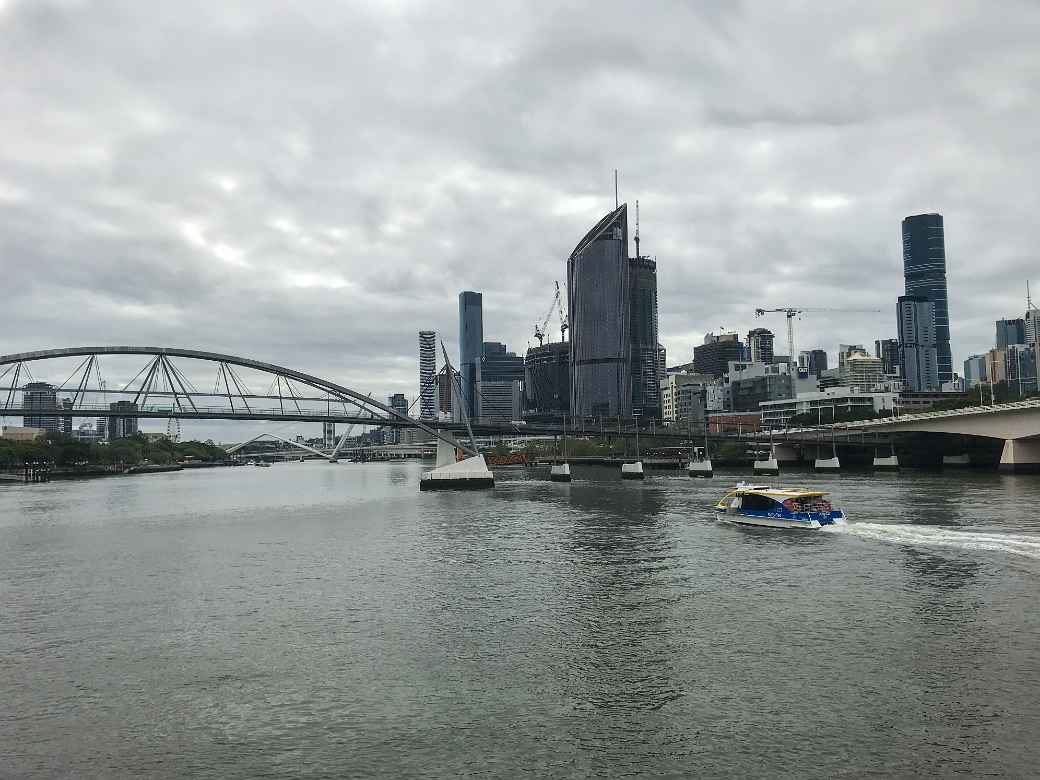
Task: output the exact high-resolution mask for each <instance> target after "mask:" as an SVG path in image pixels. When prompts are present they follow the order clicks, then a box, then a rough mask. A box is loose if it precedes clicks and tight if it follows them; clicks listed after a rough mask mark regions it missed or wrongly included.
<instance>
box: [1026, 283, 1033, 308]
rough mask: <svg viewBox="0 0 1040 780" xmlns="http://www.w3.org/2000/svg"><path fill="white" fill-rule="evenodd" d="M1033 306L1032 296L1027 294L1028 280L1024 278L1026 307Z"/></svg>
mask: <svg viewBox="0 0 1040 780" xmlns="http://www.w3.org/2000/svg"><path fill="white" fill-rule="evenodd" d="M1032 308H1033V298H1032V296H1031V295H1030V294H1029V280H1028V279H1026V309H1032Z"/></svg>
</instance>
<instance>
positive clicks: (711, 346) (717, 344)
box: [693, 333, 744, 378]
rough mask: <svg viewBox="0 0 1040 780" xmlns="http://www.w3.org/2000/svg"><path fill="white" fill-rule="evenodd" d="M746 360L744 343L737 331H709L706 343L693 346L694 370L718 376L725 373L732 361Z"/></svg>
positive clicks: (706, 335) (705, 337) (705, 339)
mask: <svg viewBox="0 0 1040 780" xmlns="http://www.w3.org/2000/svg"><path fill="white" fill-rule="evenodd" d="M743 360H744V345H743V344H741V343H740V341H739V340H738V339H737V334H736V333H720V334H718V335H715V334H714V333H708V334H705V336H704V343H703V344H701V345H699V346H696V347H694V348H693V370H694V371H695V372H696V373H698V374H708V375H709V376H713V377H716V378H719V377H722V376H723V375H725V373H726V371H727V370H728V369H729V364H730V362H734V361H736V362H740V361H743Z"/></svg>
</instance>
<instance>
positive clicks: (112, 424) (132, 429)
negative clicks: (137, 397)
mask: <svg viewBox="0 0 1040 780" xmlns="http://www.w3.org/2000/svg"><path fill="white" fill-rule="evenodd" d="M108 408H109V410H110V411H113V412H125V413H126V416H125V417H109V418H108V428H107V431H106V434H107V436H108V440H109V441H115V440H116V439H129V438H131V437H133V436H136V435H137V430H138V429H137V416H136V412H137V411H138V408H137V404H136V403H134V402H133V401H116V402H115V403H111V404H109V405H108Z"/></svg>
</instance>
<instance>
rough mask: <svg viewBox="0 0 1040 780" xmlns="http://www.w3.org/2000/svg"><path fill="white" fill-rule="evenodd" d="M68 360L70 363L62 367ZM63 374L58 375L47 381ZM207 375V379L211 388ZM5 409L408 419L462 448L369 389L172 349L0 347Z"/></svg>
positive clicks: (55, 413)
mask: <svg viewBox="0 0 1040 780" xmlns="http://www.w3.org/2000/svg"><path fill="white" fill-rule="evenodd" d="M110 362H120V363H121V364H122V365H121V367H120V370H119V371H117V373H116V375H115V376H113V375H112V374H111V373H110V372H111V366H110V365H109V364H110ZM103 364H104V366H103ZM70 366H74V368H72V370H71V372H69V367H70ZM127 366H129V367H130V368H127ZM135 368H136V373H133V371H134V369H135ZM63 374H64V375H65V377H66V378H65V379H64V381H62V382H60V383H59V382H57V381H53V380H54V379H55V378H56V377H57V376H61V375H63ZM106 374H108V376H109V380H106ZM44 375H46V380H44ZM127 376H130V377H131V378H130V379H126V377H127ZM208 380H212V388H211V389H210V384H209V381H208ZM34 381H46V382H47V384H50V385H52V386H53V388H54V391H55V393H56V396H57V403H56V404H54V405H53V406H50V405H48V404H47V403H46V402H45V403H44V404H43V405H42V406H41V405H40V403H39V401H38V398H39V396H35V395H34V394H33V393H31V392H30V391H29V390H27V389H26V385H28V384H29V383H32V382H34ZM261 388H262V389H261ZM47 392H49V391H47ZM34 399H37V400H34ZM7 416H30V417H31V416H37V417H80V418H99V417H104V418H113V417H114V418H126V417H136V418H166V419H170V418H175V419H196V420H205V419H210V420H212V419H221V420H272V421H296V422H338V423H348V424H351V423H352V424H360V425H371V426H391V427H414V428H419V429H420V430H423V431H425V432H426V433H428V434H430V435H432V436H435V437H437V438H439V439H444V440H445V441H449V442H451V443H453V444H456V445H457V446H460V447H463V448H464V449H467V448H465V447H464V446H463V445H462V444H461V443H459V442H456V440H455V439H454V438H452V437H451V436H450V435H448V434H446V433H443V432H441V431H438V430H435V429H434V428H433V427H431V426H430V425H429V424H427V423H426V422H424V421H422V420H418V419H415V418H414V417H411V416H410V415H409V414H407V413H402V412H401V411H399V410H397V409H394V408H392V407H390V406H388V405H386V404H384V403H382V402H380V401H377V400H376V399H374V398H373V397H372V395H371V394H367V395H366V394H365V393H362V392H359V391H357V390H354V389H352V388H349V387H346V386H344V385H341V384H338V383H336V382H332V381H329V380H327V379H322V378H321V377H317V376H314V375H312V374H308V373H305V372H303V371H297V370H295V369H292V368H287V367H285V366H279V365H276V364H273V363H265V362H263V361H259V360H253V359H250V358H244V357H238V356H235V355H226V354H222V353H218V352H206V351H202V350H194V349H177V348H171V347H137V346H103V347H98V346H95V347H70V348H64V349H48V350H39V351H35V352H19V353H14V354H10V355H0V417H7Z"/></svg>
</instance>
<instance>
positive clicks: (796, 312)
mask: <svg viewBox="0 0 1040 780" xmlns="http://www.w3.org/2000/svg"><path fill="white" fill-rule="evenodd" d="M823 311H829V312H842V313H843V314H881V313H882V311H881V309H816V308H809V307H806V308H796V307H793V306H787V307H783V308H779V309H755V316H756V317H762V316H765V315H766V314H781V313H782V314H784V315H785V316H786V317H787V357H788V359H789V360H791V361H792V362H793V363H794V364H795V365H797V363H798V356H797V355H796V354H794V318H795V317H798V316H800V315H802V314H806V313H815V312H823Z"/></svg>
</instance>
